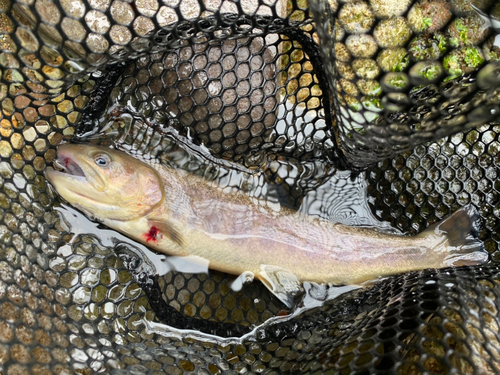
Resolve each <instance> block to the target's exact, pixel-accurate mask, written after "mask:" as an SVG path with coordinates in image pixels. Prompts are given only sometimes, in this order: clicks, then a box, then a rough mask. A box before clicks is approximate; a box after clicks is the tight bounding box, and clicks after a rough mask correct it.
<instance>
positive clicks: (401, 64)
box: [392, 54, 410, 72]
mask: <svg viewBox="0 0 500 375" xmlns="http://www.w3.org/2000/svg"><path fill="white" fill-rule="evenodd" d="M409 62H410V57H409V56H408V54H404V55H401V56H400V57H399V59H398V61H397V62H396V64H395V65H394V66H393V68H392V71H393V72H402V71H404V70H405V69H406V68H407V67H408V63H409Z"/></svg>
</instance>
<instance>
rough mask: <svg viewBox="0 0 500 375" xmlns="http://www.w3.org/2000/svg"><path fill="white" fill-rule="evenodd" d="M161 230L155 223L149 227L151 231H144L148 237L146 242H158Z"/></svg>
mask: <svg viewBox="0 0 500 375" xmlns="http://www.w3.org/2000/svg"><path fill="white" fill-rule="evenodd" d="M159 233H160V230H159V229H158V228H156V227H155V226H154V225H153V226H151V228H149V232H146V233H144V237H146V242H149V241H153V242H158V234H159Z"/></svg>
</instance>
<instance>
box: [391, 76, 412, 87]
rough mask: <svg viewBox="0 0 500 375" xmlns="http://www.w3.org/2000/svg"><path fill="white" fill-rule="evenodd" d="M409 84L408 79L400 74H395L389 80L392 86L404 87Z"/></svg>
mask: <svg viewBox="0 0 500 375" xmlns="http://www.w3.org/2000/svg"><path fill="white" fill-rule="evenodd" d="M407 84H408V80H406V79H405V78H404V77H403V76H401V75H398V76H394V77H392V78H391V79H390V80H389V85H391V86H392V87H395V88H398V89H402V88H405V86H406V85H407Z"/></svg>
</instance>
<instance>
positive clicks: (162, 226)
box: [148, 220, 184, 247]
mask: <svg viewBox="0 0 500 375" xmlns="http://www.w3.org/2000/svg"><path fill="white" fill-rule="evenodd" d="M148 224H149V225H150V227H151V228H156V229H157V230H158V231H159V232H160V233H161V234H162V235H164V236H167V237H168V238H169V239H170V240H172V241H173V242H174V243H176V244H177V245H179V246H180V247H184V237H183V236H182V234H181V233H180V232H179V230H178V229H177V228H175V226H174V225H172V224H169V223H167V222H165V221H157V220H148Z"/></svg>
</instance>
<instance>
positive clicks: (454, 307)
mask: <svg viewBox="0 0 500 375" xmlns="http://www.w3.org/2000/svg"><path fill="white" fill-rule="evenodd" d="M499 12H500V6H499V5H498V3H497V2H495V1H493V0H491V1H488V0H481V1H479V0H478V1H475V0H473V1H469V0H449V1H446V0H420V1H410V0H407V1H392V0H371V1H353V2H351V1H339V2H337V1H330V2H325V1H316V0H314V1H311V2H309V3H308V2H306V1H296V0H292V1H288V2H285V1H278V2H273V1H267V0H256V1H253V0H248V1H241V2H239V1H229V0H224V1H219V0H210V1H205V2H198V1H195V0H192V1H191V0H182V1H175V0H173V1H170V0H168V1H162V2H158V1H156V0H136V1H128V0H127V1H118V0H89V1H82V0H62V1H50V0H36V1H31V0H18V1H16V2H13V1H9V0H0V30H1V33H0V48H1V52H0V67H1V77H0V78H1V79H0V101H1V120H0V134H1V139H0V158H1V161H0V188H1V189H0V243H1V253H0V373H1V374H9V375H10V374H53V373H54V374H72V373H79V374H82V373H84V374H91V373H112V374H122V373H123V374H130V373H140V374H160V373H167V374H183V373H187V374H189V373H195V374H221V373H224V374H236V373H264V374H283V373H311V374H318V373H325V374H328V373H331V374H337V373H340V374H377V373H380V374H387V373H394V374H420V373H432V374H446V373H453V372H454V373H461V374H488V373H491V374H494V373H497V372H498V371H500V369H499V367H500V364H499V361H500V358H499V356H500V343H499V340H498V338H499V319H498V311H497V309H498V306H499V302H498V299H499V298H500V291H499V287H498V284H499V283H498V278H499V276H498V275H499V270H498V268H497V267H496V266H494V265H492V264H490V265H488V266H483V267H470V268H461V269H447V270H446V269H445V270H426V271H422V272H413V273H409V274H404V275H399V276H395V277H391V278H387V279H384V280H382V281H380V282H379V283H377V284H374V285H371V286H367V287H365V288H363V289H360V290H357V291H353V292H349V293H346V294H343V295H342V296H340V297H339V298H337V299H333V300H328V299H327V298H323V299H322V297H321V296H320V297H317V299H316V300H315V301H316V302H318V301H321V303H316V305H315V306H316V307H314V308H309V309H304V310H303V311H302V310H300V309H299V312H298V313H295V312H294V311H293V310H290V309H288V308H287V307H286V306H285V305H283V304H282V303H281V302H280V301H279V300H278V299H277V298H276V297H274V296H273V295H272V294H271V293H270V292H269V291H268V290H267V289H266V288H265V287H264V286H263V285H262V284H261V283H259V282H254V283H252V284H249V285H245V286H244V287H243V288H242V289H241V290H240V291H234V290H232V289H231V288H230V285H231V283H232V282H233V281H234V276H232V275H227V274H222V273H218V272H210V273H208V274H202V273H200V274H191V273H183V272H179V271H169V272H165V273H157V272H153V270H156V271H157V269H155V267H154V265H153V266H152V265H151V259H153V258H151V259H150V258H148V256H147V255H144V253H143V252H141V251H136V250H137V248H136V247H135V245H134V244H132V243H130V242H127V241H126V240H124V239H122V240H120V241H118V242H117V241H111V240H109V238H115V237H113V236H115V235H114V234H109V232H110V231H109V230H108V229H106V228H104V227H97V226H96V224H93V223H91V222H90V221H88V220H87V219H86V218H85V217H84V216H83V215H81V214H80V213H78V212H77V211H75V210H72V209H71V208H69V207H67V206H66V205H65V204H64V202H61V201H60V200H59V198H57V197H56V195H55V194H54V192H53V190H51V189H50V188H49V187H48V185H47V183H46V181H45V178H44V175H43V172H44V170H45V169H46V168H47V167H51V166H52V163H53V161H54V159H55V158H56V148H57V146H58V145H59V144H60V143H61V142H65V141H70V140H76V141H92V142H98V143H103V144H109V143H112V144H113V145H114V146H115V147H117V148H120V149H124V150H126V151H127V152H129V153H132V154H134V153H140V154H146V155H149V157H151V158H157V159H158V160H160V161H161V162H162V163H164V164H166V165H169V166H171V167H175V168H180V169H184V170H187V171H189V172H190V173H194V174H198V175H200V176H203V177H204V178H206V179H209V180H211V181H212V182H213V183H214V186H215V188H217V189H220V190H223V191H227V192H231V191H240V190H243V191H245V192H246V193H247V194H250V196H251V197H252V198H254V199H255V201H256V202H257V203H258V204H262V205H284V206H289V207H292V208H296V209H300V210H302V211H307V212H309V213H312V214H316V215H319V216H322V217H324V218H327V219H331V220H336V221H341V222H348V223H354V224H367V223H368V224H371V225H378V226H379V227H381V228H387V227H390V226H392V227H393V228H396V229H398V230H400V231H402V232H404V233H407V234H415V233H417V232H420V231H422V230H423V229H425V228H426V227H427V226H429V225H430V224H432V223H434V222H436V221H438V220H440V219H442V218H443V217H445V216H446V215H448V214H450V213H451V212H453V211H455V210H456V209H458V208H459V207H461V206H464V205H467V204H473V205H474V206H476V208H477V209H478V210H479V212H480V215H481V217H482V225H481V228H480V230H479V238H480V239H481V240H483V241H484V243H485V247H486V249H487V250H488V252H489V254H490V258H491V261H495V260H498V256H499V255H498V254H499V252H498V250H499V246H498V244H499V242H500V230H499V227H500V184H499V181H498V175H499V166H500V156H499V148H500V143H499V142H500V140H499V138H498V133H499V128H498V125H497V124H496V123H495V122H494V121H495V119H497V118H498V111H499V110H500V109H499V108H498V101H499V99H498V98H499V96H498V89H499V88H498V87H499V85H498V71H499V69H500V68H499V67H498V63H497V61H498V59H499V56H500V55H499V45H498V35H497V31H498V28H499V26H498V25H499V20H500V14H499ZM471 128H474V129H473V130H471V131H469V132H468V133H467V134H462V133H458V134H456V135H453V136H452V134H454V133H457V132H460V131H464V130H467V129H471ZM443 136H449V137H448V138H443V139H440V140H439V141H438V142H437V143H425V144H424V142H428V141H437V140H438V139H439V138H442V137H443ZM403 151H406V153H402V152H403ZM387 157H391V158H392V159H386V160H383V161H381V160H382V159H384V158H387ZM377 162H378V164H377ZM367 166H371V167H370V169H369V170H368V171H367V172H366V173H363V174H361V175H355V174H353V175H351V176H347V177H345V176H344V175H343V174H342V172H340V171H338V170H337V168H346V167H354V168H357V169H358V170H359V168H363V167H367ZM342 176H344V177H345V178H344V177H342ZM334 178H337V185H333V183H332V182H331V181H333V180H334ZM325 189H326V190H325ZM339 197H340V198H339ZM339 199H340V201H339ZM355 205H357V206H356V207H360V208H359V209H360V210H361V208H362V209H363V210H365V211H366V213H365V214H366V215H367V216H366V217H369V218H370V219H366V220H368V221H366V220H365V221H363V220H361V219H360V218H358V216H357V215H358V214H359V212H357V211H356V209H354V208H353V207H354V206H355ZM377 220H382V221H384V222H385V224H384V223H382V222H379V221H377ZM346 251H348V249H346ZM150 256H151V257H153V256H154V255H150ZM311 288H312V287H311ZM314 290H315V289H314V288H312V289H309V291H313V292H314ZM313 292H311V293H312V294H315V293H316V295H318V293H319V292H317V291H316V292H314V293H313ZM319 294H321V293H319ZM299 307H300V306H299ZM300 311H302V312H300ZM292 314H294V315H292Z"/></svg>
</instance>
